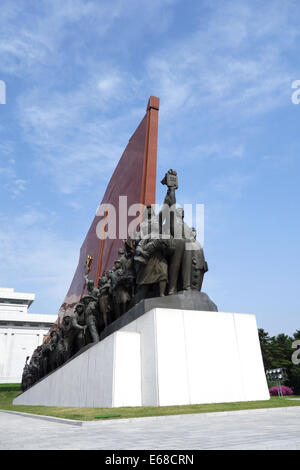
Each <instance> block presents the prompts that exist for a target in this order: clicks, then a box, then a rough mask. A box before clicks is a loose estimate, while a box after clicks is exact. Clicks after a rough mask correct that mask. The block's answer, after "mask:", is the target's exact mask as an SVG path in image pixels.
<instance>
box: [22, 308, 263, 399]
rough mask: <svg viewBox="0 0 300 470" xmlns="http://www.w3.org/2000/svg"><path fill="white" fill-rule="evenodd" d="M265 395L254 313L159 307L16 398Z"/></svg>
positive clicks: (242, 397) (162, 397) (244, 396)
mask: <svg viewBox="0 0 300 470" xmlns="http://www.w3.org/2000/svg"><path fill="white" fill-rule="evenodd" d="M269 398H270V395H269V391H268V387H267V382H266V377H265V372H264V367H263V361H262V355H261V350H260V344H259V339H258V331H257V325H256V319H255V316H254V315H248V314H238V313H235V314H233V313H224V312H203V311H192V310H177V309H163V308H156V309H153V310H150V311H149V312H147V313H145V314H144V315H142V316H140V317H139V318H137V319H136V320H134V321H132V322H131V323H129V324H128V325H126V326H124V327H123V328H121V329H120V330H118V331H117V332H115V333H112V334H111V335H110V336H108V337H106V338H105V339H104V340H103V341H100V342H99V343H97V344H95V345H94V346H92V347H91V348H90V349H88V350H87V351H84V352H83V353H82V354H80V355H79V356H78V357H76V358H74V359H73V360H71V361H70V362H68V363H67V364H65V365H64V366H62V367H61V368H59V369H58V370H56V371H54V372H53V373H52V374H50V375H48V376H47V377H45V379H43V380H41V381H40V382H38V383H37V384H35V385H34V386H33V387H31V388H30V389H28V390H27V391H26V392H25V393H23V394H22V395H20V396H18V397H17V398H16V399H15V400H14V404H24V405H46V406H47V405H48V406H78V407H116V406H141V405H142V406H170V405H187V404H196V403H224V402H238V401H254V400H268V399H269Z"/></svg>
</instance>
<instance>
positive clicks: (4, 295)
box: [0, 287, 57, 383]
mask: <svg viewBox="0 0 300 470" xmlns="http://www.w3.org/2000/svg"><path fill="white" fill-rule="evenodd" d="M34 299H35V295H34V294H30V293H20V292H14V289H9V288H3V287H0V383H18V382H21V377H22V372H23V367H24V364H25V361H26V357H27V356H30V357H31V355H32V353H33V351H34V350H35V348H36V347H37V346H39V345H40V344H42V342H43V339H44V337H45V336H46V335H47V333H48V331H49V329H50V328H51V327H52V325H53V323H55V322H56V320H57V315H41V314H35V313H31V314H30V313H28V308H29V307H30V305H31V304H32V302H33V301H34Z"/></svg>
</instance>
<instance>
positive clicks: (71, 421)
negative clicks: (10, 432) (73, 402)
mask: <svg viewBox="0 0 300 470" xmlns="http://www.w3.org/2000/svg"><path fill="white" fill-rule="evenodd" d="M0 413H9V414H12V415H19V416H24V417H25V418H33V419H42V420H45V421H54V422H56V423H62V424H71V425H72V426H82V424H83V421H76V420H75V419H65V418H58V417H56V416H46V415H37V414H34V413H23V412H22V411H11V410H0Z"/></svg>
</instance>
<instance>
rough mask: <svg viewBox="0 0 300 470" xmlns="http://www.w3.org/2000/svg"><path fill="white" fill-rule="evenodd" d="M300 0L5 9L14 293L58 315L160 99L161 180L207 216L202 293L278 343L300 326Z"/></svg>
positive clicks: (25, 4)
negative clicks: (142, 125)
mask: <svg viewBox="0 0 300 470" xmlns="http://www.w3.org/2000/svg"><path fill="white" fill-rule="evenodd" d="M298 6H299V5H298V3H297V2H296V1H289V0H285V1H284V2H283V1H276V0H272V1H266V2H264V3H263V4H262V2H260V1H255V0H252V1H250V0H248V1H240V2H237V1H230V0H229V1H219V0H214V1H202V0H198V1H196V0H190V1H180V0H151V2H149V1H144V0H127V1H123V0H122V1H121V0H114V1H111V0H110V1H106V0H98V1H96V0H94V1H92V0H91V1H89V0H86V1H84V0H65V1H64V2H60V1H58V0H51V1H45V0H39V1H32V0H24V1H22V0H15V1H14V2H11V1H10V0H2V1H1V5H0V80H3V81H4V82H5V84H6V92H7V94H6V104H5V105H0V178H1V187H0V197H1V204H0V285H1V286H5V287H14V288H15V289H16V290H18V291H29V292H34V293H35V294H36V301H35V302H34V304H33V305H32V307H31V312H33V313H35V312H36V313H57V311H58V308H59V306H60V304H61V302H62V301H63V299H64V297H65V294H66V291H67V290H68V287H69V285H70V282H71V280H72V277H73V273H74V270H75V268H76V265H77V262H78V256H79V249H80V246H81V244H82V242H83V239H84V237H85V234H86V232H87V230H88V228H89V226H90V223H91V221H92V219H93V217H94V215H95V212H96V209H97V206H98V204H99V202H100V201H101V199H102V196H103V193H104V191H105V188H106V185H107V183H108V181H109V179H110V177H111V174H112V172H113V169H114V167H115V165H116V163H117V162H118V160H119V158H120V156H121V154H122V151H123V150H124V148H125V146H126V144H127V142H128V139H129V137H130V135H131V134H132V133H133V131H134V130H135V128H136V126H137V124H138V123H139V121H140V119H141V118H142V117H143V115H144V112H145V108H146V104H147V101H148V98H149V96H150V95H155V96H159V97H160V100H161V109H160V121H159V142H158V185H157V186H158V190H157V201H158V202H160V201H162V200H163V196H164V188H163V187H162V186H161V185H160V184H159V181H160V179H161V177H162V176H163V175H164V173H165V172H166V171H167V170H168V169H169V168H176V169H177V171H178V173H179V182H180V189H179V191H178V201H179V202H181V203H182V204H183V203H194V204H196V203H198V204H200V203H202V204H204V205H205V245H204V249H205V254H206V258H207V261H208V264H209V268H210V270H209V272H208V273H207V275H206V278H205V281H204V285H203V290H204V291H205V292H207V293H208V295H209V296H210V297H211V298H212V299H213V300H214V301H215V303H216V304H217V305H218V308H219V310H220V311H225V312H241V313H243V312H245V313H254V314H255V315H256V317H257V323H258V326H259V327H261V328H264V329H265V330H267V331H268V332H269V333H270V334H272V335H274V334H278V333H280V332H285V333H287V334H292V333H293V332H294V331H295V330H296V329H298V328H300V322H299V313H300V300H299V286H300V283H299V280H300V276H299V274H300V268H299V259H300V256H299V254H300V249H299V243H300V223H299V203H300V198H299V193H300V192H299V173H300V171H299V170H300V164H299V151H300V143H299V139H298V136H299V123H300V105H295V104H293V103H292V100H291V96H292V93H293V91H294V90H293V89H292V88H291V85H292V82H293V81H294V80H297V79H298V80H299V79H300V63H299V39H300V29H299V21H300V12H299V8H298Z"/></svg>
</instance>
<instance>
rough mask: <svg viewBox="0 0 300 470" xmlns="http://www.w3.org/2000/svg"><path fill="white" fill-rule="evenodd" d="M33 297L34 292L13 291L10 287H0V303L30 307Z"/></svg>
mask: <svg viewBox="0 0 300 470" xmlns="http://www.w3.org/2000/svg"><path fill="white" fill-rule="evenodd" d="M34 299H35V294H31V293H28V292H26V293H24V292H15V291H14V289H12V288H8V287H0V304H8V305H9V304H10V305H11V304H18V305H27V306H28V307H30V305H31V304H32V302H33V301H34Z"/></svg>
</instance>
